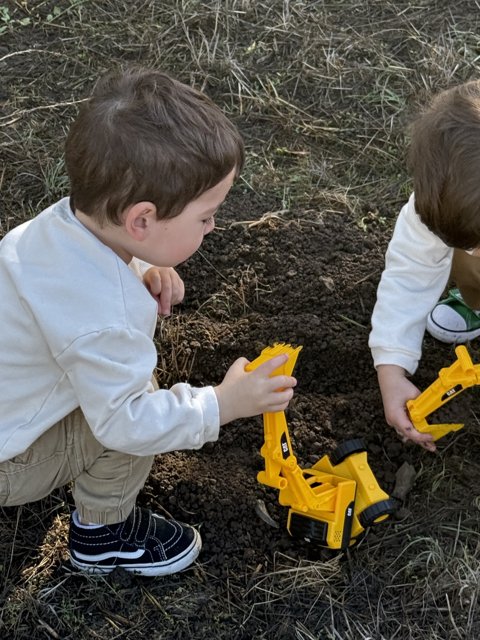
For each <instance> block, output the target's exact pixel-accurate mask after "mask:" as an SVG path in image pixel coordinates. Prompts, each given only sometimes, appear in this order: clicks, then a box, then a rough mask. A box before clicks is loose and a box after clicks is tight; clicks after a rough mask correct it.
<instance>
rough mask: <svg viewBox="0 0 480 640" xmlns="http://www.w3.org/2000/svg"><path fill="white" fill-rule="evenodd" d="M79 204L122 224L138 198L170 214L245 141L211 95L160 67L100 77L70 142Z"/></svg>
mask: <svg viewBox="0 0 480 640" xmlns="http://www.w3.org/2000/svg"><path fill="white" fill-rule="evenodd" d="M65 160H66V165H67V172H68V175H69V178H70V184H71V196H72V200H73V203H74V206H75V207H76V208H77V209H79V210H80V211H82V212H83V213H85V214H87V215H90V216H92V217H95V218H96V220H97V221H98V222H99V224H101V225H103V224H105V223H106V222H110V223H114V224H119V223H120V222H121V213H122V212H123V211H124V210H125V209H126V208H127V207H128V206H129V205H131V204H135V203H136V202H141V201H144V200H145V201H148V202H153V204H154V205H155V206H156V208H157V217H158V218H171V217H174V216H176V215H178V214H179V213H181V211H182V210H183V209H184V207H185V206H186V205H187V204H188V203H189V202H191V201H192V200H194V199H195V198H197V197H198V196H200V195H201V194H202V193H203V192H205V191H207V190H208V189H210V188H211V187H213V186H215V185H216V184H218V183H219V182H220V181H221V180H223V178H225V177H226V176H227V175H228V174H229V173H230V172H231V171H232V169H235V171H236V174H237V175H238V173H239V172H240V170H241V168H242V165H243V161H244V147H243V142H242V139H241V136H240V134H239V132H238V130H237V129H236V127H235V126H234V125H233V124H232V123H231V122H230V121H229V120H228V118H227V117H226V116H225V115H224V114H223V112H222V111H221V110H220V109H219V107H217V106H216V105H215V104H214V103H213V102H212V101H211V100H210V99H209V98H208V97H207V96H206V95H204V94H203V93H201V92H200V91H197V90H195V89H193V88H191V87H189V86H187V85H185V84H183V83H181V82H179V81H177V80H175V79H173V78H171V77H170V76H169V75H168V74H166V73H163V72H161V71H156V70H151V69H141V68H130V69H127V70H125V71H119V72H114V73H110V74H108V75H106V76H105V77H103V78H101V79H100V80H99V81H98V82H97V84H96V86H95V88H94V91H93V94H92V96H91V98H90V99H89V100H87V101H86V103H85V104H84V105H82V107H81V108H80V111H79V114H78V116H77V118H76V119H75V121H74V122H73V124H72V126H71V128H70V131H69V134H68V136H67V141H66V145H65Z"/></svg>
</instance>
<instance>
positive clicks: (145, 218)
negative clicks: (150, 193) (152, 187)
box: [123, 202, 157, 242]
mask: <svg viewBox="0 0 480 640" xmlns="http://www.w3.org/2000/svg"><path fill="white" fill-rule="evenodd" d="M156 221H157V208H156V206H155V205H154V204H153V202H136V203H135V204H132V206H131V207H128V209H127V210H126V212H125V214H124V217H123V224H124V226H125V230H126V232H127V233H128V235H129V236H131V237H132V238H133V239H134V240H137V241H138V242H141V241H142V240H144V239H145V238H146V237H147V236H148V234H149V233H150V229H151V227H152V224H153V223H155V222H156Z"/></svg>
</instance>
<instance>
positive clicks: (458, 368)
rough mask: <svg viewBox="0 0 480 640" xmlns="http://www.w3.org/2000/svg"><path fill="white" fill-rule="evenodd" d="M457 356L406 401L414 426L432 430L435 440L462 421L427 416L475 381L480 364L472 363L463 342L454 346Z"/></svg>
mask: <svg viewBox="0 0 480 640" xmlns="http://www.w3.org/2000/svg"><path fill="white" fill-rule="evenodd" d="M455 353H456V354H457V359H456V360H455V362H454V363H453V364H451V365H450V366H449V367H445V368H443V369H440V372H439V374H438V378H437V379H436V380H435V382H433V383H432V384H431V385H430V386H429V387H427V389H425V391H424V392H423V393H421V394H420V395H419V396H418V397H417V398H415V399H414V400H409V401H408V402H407V409H408V412H409V414H410V419H411V421H412V424H413V426H414V427H415V428H416V429H417V430H418V431H421V432H423V433H431V434H432V436H433V439H434V440H438V439H439V438H442V437H443V436H444V435H446V434H447V433H449V432H451V431H458V430H459V429H461V428H462V427H463V424H429V423H428V422H427V420H426V418H427V416H429V415H430V414H431V413H433V412H434V411H435V410H436V409H438V408H439V407H442V406H443V405H444V404H446V403H447V402H449V401H450V400H452V398H455V397H456V396H457V395H458V394H459V393H461V392H462V391H464V390H465V389H467V388H468V387H471V386H473V385H475V384H478V383H479V381H480V365H474V364H473V362H472V359H471V358H470V355H469V353H468V351H467V349H466V347H464V346H463V345H460V346H458V347H457V348H456V349H455Z"/></svg>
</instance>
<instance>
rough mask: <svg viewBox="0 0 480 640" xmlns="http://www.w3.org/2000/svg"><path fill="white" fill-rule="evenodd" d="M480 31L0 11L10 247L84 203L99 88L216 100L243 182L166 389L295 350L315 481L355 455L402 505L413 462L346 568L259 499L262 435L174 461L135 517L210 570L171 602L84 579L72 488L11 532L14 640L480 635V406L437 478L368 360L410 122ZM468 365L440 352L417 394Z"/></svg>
mask: <svg viewBox="0 0 480 640" xmlns="http://www.w3.org/2000/svg"><path fill="white" fill-rule="evenodd" d="M478 16H479V6H478V4H477V2H474V1H469V0H463V1H462V2H458V3H451V2H444V1H442V0H438V1H436V2H427V1H426V0H419V1H418V2H416V3H412V2H406V1H403V0H398V1H397V0H392V1H383V0H370V1H368V2H360V1H358V0H345V1H343V0H341V1H337V2H333V1H332V2H328V1H324V2H319V1H313V0H310V1H309V0H304V1H300V0H299V1H289V0H260V1H255V0H212V1H206V0H204V1H200V0H165V1H163V2H147V1H142V0H137V1H130V0H127V1H125V2H114V1H113V0H104V1H96V0H89V1H87V0H65V2H54V1H46V0H37V1H29V0H25V1H23V0H22V1H20V0H18V1H9V2H6V1H5V0H0V74H1V76H0V77H1V83H0V157H1V162H0V186H1V208H0V234H4V233H6V232H7V231H8V230H9V229H10V228H12V227H14V226H15V225H17V224H19V223H20V222H22V221H23V220H25V219H27V218H29V217H31V216H33V215H35V214H36V213H37V212H38V211H39V210H40V209H41V208H42V207H44V206H46V205H47V204H48V203H50V202H52V201H53V200H55V199H57V198H58V197H60V196H63V195H65V193H66V192H67V190H68V184H67V180H66V177H65V171H64V166H63V160H62V145H63V139H64V135H65V132H66V129H67V127H68V123H69V121H70V119H71V118H72V117H73V116H74V114H75V112H76V109H77V107H78V104H79V102H80V101H81V100H82V99H84V97H85V96H86V95H88V92H89V90H90V88H91V87H92V84H93V82H94V80H95V78H96V77H97V76H98V75H99V74H100V73H101V72H103V71H105V70H107V69H109V68H111V67H112V66H116V65H118V64H127V63H141V64H144V65H156V66H158V67H161V68H163V69H166V70H168V71H170V72H172V73H173V74H175V75H176V76H177V77H179V78H180V79H181V80H183V81H185V82H188V83H192V84H194V85H195V86H197V87H199V88H202V89H204V90H205V91H206V92H207V93H208V94H209V95H210V96H211V97H212V98H214V99H215V100H216V101H217V102H218V103H219V104H220V105H221V106H222V107H223V108H224V109H225V110H226V112H227V113H228V114H229V115H230V117H231V118H232V119H233V120H234V121H235V122H236V123H237V125H238V126H239V127H240V129H241V131H242V133H243V135H244V138H245V141H246V146H247V156H248V157H247V164H246V168H245V171H244V173H243V175H242V177H241V179H240V181H239V182H238V183H237V185H236V186H235V187H234V190H233V193H232V196H231V198H230V199H229V201H228V202H227V203H226V205H225V207H224V211H223V212H222V213H221V214H220V216H219V217H220V219H219V225H218V227H219V228H218V230H217V232H216V233H215V234H212V235H211V236H209V237H208V239H207V241H206V242H205V245H204V246H203V247H202V249H201V251H200V252H199V253H198V254H197V255H196V256H195V257H194V258H193V259H191V260H190V261H189V262H188V263H187V264H185V265H184V266H182V269H181V272H182V275H183V276H184V278H185V281H186V286H187V297H186V300H185V302H184V303H183V304H182V305H181V307H180V308H179V309H178V310H177V311H176V312H175V313H174V315H173V317H172V318H170V319H168V320H164V321H162V322H161V323H160V324H159V328H158V333H157V341H158V351H159V360H158V374H159V379H160V383H161V384H163V385H169V384H171V383H172V382H174V381H176V380H179V379H182V380H183V379H188V380H190V381H192V382H193V383H194V384H210V383H213V384H214V383H216V382H218V381H219V380H220V379H221V378H222V375H223V373H224V371H225V369H226V367H227V366H228V365H229V364H230V363H231V361H232V360H233V359H235V358H236V357H238V356H240V355H245V356H247V357H249V358H254V357H255V356H256V355H257V354H258V353H259V351H260V350H261V349H262V348H263V347H264V346H266V345H267V344H270V343H272V342H273V341H278V340H280V341H288V342H292V343H293V344H302V345H303V350H302V352H301V356H300V358H299V360H298V364H297V368H296V375H297V377H298V380H299V386H298V390H297V393H296V397H295V399H294V401H293V402H292V403H291V407H290V409H289V412H288V422H289V426H290V430H291V436H292V442H293V446H294V450H295V453H296V454H297V456H298V458H299V461H300V462H301V464H302V466H308V464H311V463H313V462H315V461H316V460H317V459H318V458H320V457H321V456H322V455H324V454H325V453H328V452H330V451H331V450H332V449H333V447H334V446H335V444H336V443H337V442H339V441H341V440H344V439H345V438H350V437H362V438H363V439H364V440H365V442H366V443H367V446H368V451H369V461H370V464H371V466H372V468H373V469H374V471H375V473H376V475H377V477H378V479H379V481H380V483H381V484H382V486H383V487H384V488H385V490H387V491H391V490H392V488H393V485H394V481H395V474H396V472H397V470H398V469H399V467H400V466H401V465H402V464H403V463H404V462H408V463H409V464H411V465H413V467H414V468H415V471H416V473H417V477H416V481H415V485H414V487H413V489H412V491H411V492H410V494H409V495H408V496H407V498H406V500H405V502H404V504H403V505H402V508H401V509H400V510H399V512H398V513H397V516H396V517H395V518H393V519H392V520H391V521H389V522H387V523H384V524H381V525H379V526H378V527H377V528H375V529H373V530H371V531H369V532H368V534H367V536H366V537H365V538H364V539H363V540H362V541H361V542H360V543H359V544H358V545H357V546H356V547H354V548H352V549H350V550H349V551H348V552H347V553H344V554H335V553H332V552H330V551H327V550H322V549H316V548H312V547H311V546H309V545H307V544H306V543H299V542H298V541H295V540H293V539H291V538H290V537H289V536H288V534H287V532H286V528H285V519H286V513H285V509H284V508H283V507H281V506H280V505H279V504H278V496H277V494H276V492H275V491H274V490H273V489H267V488H266V487H264V486H263V485H260V484H259V483H258V482H257V480H256V474H257V472H258V471H259V470H260V469H261V468H262V464H263V461H262V458H261V457H260V454H259V451H260V447H261V445H262V438H263V436H262V427H261V421H260V420H258V419H254V420H245V421H241V422H239V423H237V424H234V425H231V426H229V427H226V428H224V429H223V430H222V433H221V437H220V439H219V441H218V442H217V443H215V444H211V445H208V446H206V447H204V448H203V449H202V450H201V451H199V452H176V453H171V454H168V455H165V456H161V457H159V458H158V462H157V464H156V466H155V469H154V471H153V473H152V475H151V477H150V478H149V480H148V483H147V485H146V487H145V491H144V492H143V493H142V496H141V501H142V504H143V505H146V506H149V507H151V508H152V509H155V510H157V511H160V512H162V511H163V512H167V513H171V514H172V515H173V516H175V517H177V518H180V519H183V520H185V521H187V522H190V523H193V524H196V525H198V526H199V527H200V530H201V533H202V537H203V541H204V548H203V551H202V554H201V556H200V558H199V562H198V563H197V564H196V565H195V567H194V568H192V569H191V570H188V571H186V572H185V573H182V574H180V575H175V576H172V577H168V578H164V579H156V580H147V579H140V578H135V577H132V576H129V575H126V574H122V573H121V572H115V573H114V574H111V575H110V576H108V577H105V578H92V577H88V576H82V575H79V574H78V573H75V572H74V571H72V570H71V568H70V567H69V565H68V561H67V546H66V535H67V528H68V517H69V512H70V508H71V506H72V499H71V495H70V492H69V490H68V489H65V490H63V491H61V492H58V493H56V494H55V495H53V496H51V497H50V498H48V499H46V500H44V501H41V502H39V503H35V504H32V505H28V506H26V507H22V508H19V509H5V510H3V511H1V512H0V513H1V516H2V518H1V524H0V575H1V580H0V585H1V587H0V599H1V609H0V638H5V639H6V638H8V639H12V640H23V639H25V640H26V639H27V638H28V639H31V638H35V639H37V638H38V639H48V640H51V639H54V640H58V639H62V640H70V639H73V638H75V640H80V639H81V640H83V639H87V638H88V639H91V638H101V639H102V640H109V639H112V640H113V639H116V638H122V639H128V640H136V639H140V638H142V639H143V638H149V639H152V640H161V639H168V640H177V639H178V640H180V639H187V638H194V639H196V640H203V639H204V638H205V639H207V638H208V639H209V640H213V639H215V640H217V639H218V640H220V639H225V640H250V639H255V640H261V639H270V638H275V639H278V640H280V639H295V640H434V639H435V640H438V639H445V640H446V639H448V640H450V639H455V638H458V639H459V640H469V639H470V640H476V639H477V638H478V637H479V636H480V620H479V614H478V611H477V604H478V590H479V587H478V585H479V575H480V565H479V544H480V538H479V523H480V498H479V495H478V477H479V471H480V469H479V464H478V459H479V447H480V431H479V426H478V419H477V409H476V407H477V404H478V393H476V391H475V390H472V391H470V392H468V393H467V394H465V395H466V397H465V398H463V397H462V399H460V400H458V402H457V401H455V402H456V404H455V405H452V407H451V408H449V411H448V414H449V418H448V419H449V420H455V421H461V422H465V423H466V426H465V429H463V430H462V431H460V432H458V434H456V435H453V436H449V437H448V438H445V441H444V442H443V443H442V445H441V447H440V452H439V453H438V455H429V454H427V453H425V452H423V451H420V450H419V449H413V448H410V447H404V446H402V445H401V443H399V442H398V441H397V440H396V439H395V438H394V437H393V435H392V433H390V431H389V430H388V428H387V427H386V425H385V422H384V418H383V415H382V409H381V402H380V397H379V392H378V389H377V386H376V379H375V373H374V371H373V369H372V365H371V359H370V354H369V352H368V348H367V336H368V331H369V321H370V314H371V310H372V307H373V304H374V300H375V289H376V285H377V283H378V279H379V277H380V273H381V270H382V266H383V255H384V252H385V249H386V245H387V242H388V239H389V235H390V232H391V228H392V225H393V222H394V219H395V215H396V213H397V211H398V209H399V207H400V205H401V204H402V203H403V201H404V200H405V199H406V197H407V196H408V193H409V190H410V188H411V186H410V183H409V180H408V177H407V174H406V170H405V163H404V146H405V127H406V124H407V123H408V120H409V117H410V115H411V114H412V113H413V111H414V110H415V108H416V106H417V105H418V104H421V103H422V102H423V101H424V100H425V99H426V98H427V97H428V96H429V95H430V94H431V93H432V92H436V91H438V90H440V89H442V88H445V87H447V86H450V85H452V84H455V83H458V82H461V81H464V80H466V79H469V78H474V77H478V71H479V67H478V60H479V55H480V45H479V40H478V35H477V33H478V31H479V29H478V26H479V25H478V22H479V18H478ZM0 330H1V328H0ZM471 353H472V357H473V359H474V360H476V361H477V362H478V361H480V349H479V347H478V345H475V344H473V345H472V346H471ZM453 357H454V356H453V352H452V350H451V349H450V348H448V347H446V346H444V345H439V344H437V343H435V342H434V341H433V340H431V339H426V341H425V355H424V359H423V361H422V365H421V367H420V369H419V371H418V374H417V375H416V383H417V384H418V386H419V387H420V388H424V387H426V386H427V385H428V384H429V383H430V382H431V381H432V380H433V379H434V378H435V377H436V374H437V372H438V369H439V368H440V367H442V366H448V364H450V362H451V361H452V359H453ZM452 416H453V417H452ZM258 500H262V501H263V503H264V505H265V508H266V510H267V512H268V514H269V515H270V517H271V519H272V520H273V521H274V522H275V523H276V524H277V525H278V527H273V526H270V525H269V524H267V523H266V522H265V521H264V520H262V519H261V518H259V516H258V512H257V510H256V505H257V503H258Z"/></svg>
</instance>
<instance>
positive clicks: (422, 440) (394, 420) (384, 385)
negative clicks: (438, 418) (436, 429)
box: [377, 364, 436, 451]
mask: <svg viewBox="0 0 480 640" xmlns="http://www.w3.org/2000/svg"><path fill="white" fill-rule="evenodd" d="M377 374H378V383H379V385H380V391H381V393H382V400H383V408H384V410H385V419H386V421H387V424H389V425H390V426H391V427H393V428H394V429H395V431H396V432H397V434H398V435H399V436H400V437H401V438H402V441H403V442H406V441H407V440H412V442H415V443H416V444H419V445H420V446H422V447H423V448H424V449H427V451H435V450H436V446H435V444H434V442H433V436H432V435H431V434H430V433H421V432H420V431H417V429H415V427H414V426H413V424H412V423H411V421H410V418H409V417H408V412H407V409H406V404H407V400H413V398H416V397H417V396H418V395H420V391H419V390H418V389H417V387H416V386H415V385H414V384H412V383H411V382H410V381H409V380H408V378H407V377H406V375H405V370H404V369H402V367H398V366H397V365H393V364H382V365H379V366H378V368H377Z"/></svg>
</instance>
